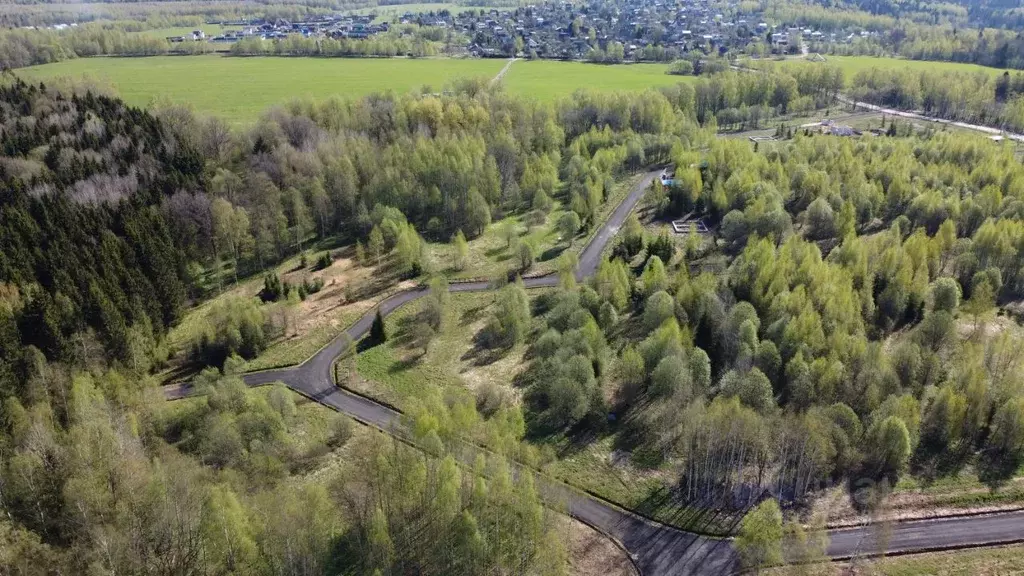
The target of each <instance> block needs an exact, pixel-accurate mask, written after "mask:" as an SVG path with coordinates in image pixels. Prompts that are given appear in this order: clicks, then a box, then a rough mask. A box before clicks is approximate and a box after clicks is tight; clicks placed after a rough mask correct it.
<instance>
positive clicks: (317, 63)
mask: <svg viewBox="0 0 1024 576" xmlns="http://www.w3.org/2000/svg"><path fill="white" fill-rule="evenodd" d="M504 65H505V61H504V60H455V59H418V60H413V59H405V58H280V57H258V58H238V57H228V56H219V55H204V56H153V57H149V58H80V59H77V60H66V61H64V62H56V63H53V64H45V65H42V66H33V67H30V68H22V69H20V70H18V75H19V76H21V77H23V78H26V79H29V80H46V79H48V78H54V77H65V76H70V77H72V78H80V77H83V76H85V77H88V78H91V79H93V80H96V81H98V82H99V83H101V84H109V85H111V86H112V87H113V88H114V89H115V90H116V91H117V93H118V94H119V95H120V96H121V97H122V98H123V99H124V100H125V101H126V102H128V103H129V104H133V105H135V106H147V105H148V104H149V103H150V102H151V101H153V99H154V98H157V97H166V98H168V99H170V100H171V101H174V102H184V103H189V104H191V105H192V106H194V107H195V109H196V111H199V112H204V113H207V114H213V115H217V116H220V117H222V118H224V119H225V120H227V121H229V122H232V123H234V124H241V123H245V122H250V121H253V120H255V119H257V118H258V117H259V116H260V115H261V114H263V113H264V112H265V111H266V110H267V108H269V107H271V106H273V105H275V104H281V103H283V102H287V101H289V100H291V99H294V98H305V97H312V98H316V99H323V98H327V97H330V96H335V95H340V96H362V95H365V94H369V93H371V92H382V91H385V90H394V91H396V92H408V91H410V90H414V89H417V88H420V87H422V86H429V87H430V90H431V91H436V90H440V89H441V88H442V86H443V85H444V84H445V83H446V82H448V81H450V80H452V79H454V78H460V77H475V76H484V77H487V78H493V77H494V75H495V74H497V73H498V71H499V70H501V67H502V66H504Z"/></svg>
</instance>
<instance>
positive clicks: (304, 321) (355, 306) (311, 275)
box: [281, 258, 414, 338]
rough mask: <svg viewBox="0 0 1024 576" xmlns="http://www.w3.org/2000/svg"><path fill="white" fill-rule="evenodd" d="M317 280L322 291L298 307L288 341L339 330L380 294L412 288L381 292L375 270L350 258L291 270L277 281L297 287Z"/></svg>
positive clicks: (405, 285)
mask: <svg viewBox="0 0 1024 576" xmlns="http://www.w3.org/2000/svg"><path fill="white" fill-rule="evenodd" d="M317 278H320V279H322V280H323V282H324V285H323V288H321V289H320V291H319V292H317V293H315V294H310V295H309V296H308V297H307V298H306V300H305V301H303V302H302V303H301V304H300V305H299V307H298V310H297V311H296V312H295V314H294V317H293V318H292V319H291V322H290V326H289V327H288V328H289V330H288V337H289V338H301V337H303V336H305V335H307V334H309V333H310V332H313V331H315V330H317V329H322V328H329V329H331V330H332V331H340V330H341V329H343V328H345V326H346V325H347V324H349V323H351V322H352V321H354V320H355V319H356V318H358V317H359V316H361V315H362V314H363V313H365V312H366V311H367V310H369V309H370V308H372V307H373V306H375V305H376V304H377V302H379V301H380V299H381V296H383V295H384V294H391V293H393V292H394V291H396V290H403V289H405V288H409V287H411V286H413V285H414V283H413V282H411V281H406V282H401V283H399V284H397V285H395V286H394V288H393V289H389V290H386V291H385V290H384V289H383V286H382V285H381V282H380V280H381V274H380V273H379V269H378V267H376V266H360V265H359V264H358V263H356V262H355V260H354V259H352V258H338V259H336V260H334V262H332V263H331V265H330V266H328V267H327V268H325V269H323V270H318V271H312V270H310V269H309V268H304V269H301V270H292V271H290V272H288V273H286V274H284V275H283V276H282V278H281V279H282V281H286V282H289V283H291V284H293V285H297V284H301V283H302V282H303V281H304V280H310V281H312V280H314V279H317Z"/></svg>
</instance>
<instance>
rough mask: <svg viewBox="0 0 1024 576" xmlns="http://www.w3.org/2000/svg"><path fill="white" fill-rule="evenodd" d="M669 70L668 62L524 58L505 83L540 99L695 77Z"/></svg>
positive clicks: (512, 89) (644, 86) (511, 89)
mask: <svg viewBox="0 0 1024 576" xmlns="http://www.w3.org/2000/svg"><path fill="white" fill-rule="evenodd" d="M666 70H668V65H666V64H617V65H605V64H586V63H583V62H555V61H551V60H535V61H526V60H520V61H518V62H516V63H515V64H514V65H513V66H512V68H511V69H509V71H508V74H506V75H505V78H504V79H503V80H502V82H503V83H504V85H505V89H506V90H508V91H509V92H512V93H515V94H525V95H530V96H534V97H536V98H538V99H540V100H554V99H555V98H558V97H560V96H567V95H570V94H572V93H573V92H575V91H576V90H578V89H580V88H587V89H589V90H595V91H598V92H619V91H624V90H645V89H647V88H655V87H658V86H670V85H672V84H678V83H680V82H692V81H693V79H694V77H693V76H673V75H670V74H666V73H665V72H666Z"/></svg>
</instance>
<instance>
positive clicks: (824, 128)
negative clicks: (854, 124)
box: [820, 120, 861, 137]
mask: <svg viewBox="0 0 1024 576" xmlns="http://www.w3.org/2000/svg"><path fill="white" fill-rule="evenodd" d="M820 130H821V133H822V134H828V135H830V136H845V137H849V136H860V134H861V132H860V130H854V129H853V128H851V127H850V126H845V125H842V124H836V123H835V122H833V121H832V120H822V121H821V128H820Z"/></svg>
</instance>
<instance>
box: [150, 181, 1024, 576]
mask: <svg viewBox="0 0 1024 576" xmlns="http://www.w3.org/2000/svg"><path fill="white" fill-rule="evenodd" d="M657 174H658V172H656V171H655V172H649V173H647V174H645V175H644V177H643V178H642V179H641V180H640V181H639V182H637V183H636V184H635V185H634V186H633V188H632V189H631V190H630V191H629V194H628V195H627V196H626V198H625V199H624V200H623V201H622V203H620V204H619V205H618V206H617V207H616V208H615V210H614V211H613V212H612V214H611V216H609V218H608V220H607V221H606V222H605V223H604V225H602V226H601V228H600V229H599V230H598V231H597V233H596V234H594V236H593V238H591V240H590V242H589V243H588V244H587V245H586V246H585V247H584V249H583V251H582V252H581V253H580V256H579V262H578V266H577V269H576V278H577V280H584V279H586V278H588V277H590V276H591V275H593V274H594V272H595V271H596V270H597V267H598V265H599V264H600V262H601V254H602V252H603V251H604V248H605V247H606V246H607V245H608V242H609V241H610V240H611V239H612V238H613V237H614V236H615V235H616V234H617V233H618V231H619V228H620V227H621V226H622V224H623V222H625V220H626V217H627V216H628V215H629V213H630V212H631V211H632V210H633V208H635V207H636V205H637V203H638V202H639V201H640V198H641V197H642V196H643V194H644V191H645V190H646V188H647V187H648V186H649V185H650V184H651V181H652V180H653V179H654V178H655V177H656V176H657ZM557 283H558V278H557V276H555V275H553V274H551V275H547V276H541V277H534V278H526V279H524V284H525V285H526V287H527V288H540V287H548V286H555V285H557ZM491 289H492V286H491V284H490V283H489V282H486V281H472V282H457V283H452V284H451V285H450V286H449V290H450V291H451V292H481V291H486V290H491ZM426 292H427V288H425V287H418V288H413V289H409V290H405V291H403V292H399V293H397V294H394V295H392V296H390V297H389V298H387V299H385V300H384V301H382V302H381V303H380V304H379V306H378V308H379V309H380V312H381V314H382V315H385V316H386V315H388V314H390V313H391V312H393V311H394V310H395V309H397V308H398V307H400V306H402V305H404V304H406V303H408V302H411V301H413V300H416V299H417V298H420V297H422V296H423V295H424V294H426ZM374 314H375V312H374V311H370V312H367V313H366V314H365V315H364V316H363V317H362V318H360V319H359V320H358V321H356V323H355V324H353V325H352V326H350V327H349V328H348V329H347V330H346V331H345V332H346V333H347V334H348V335H349V337H351V338H352V340H353V341H358V340H359V339H360V338H361V337H362V336H364V335H365V334H366V333H367V332H369V330H370V325H371V324H372V323H373V318H374ZM343 344H344V343H343V342H342V338H341V336H340V335H339V337H338V338H336V339H335V340H333V341H332V342H331V343H330V344H328V345H327V346H325V347H324V348H322V349H321V350H320V351H319V352H317V353H316V354H314V355H313V356H312V357H311V358H309V359H308V360H306V361H305V362H303V363H302V364H299V365H297V366H293V367H289V368H280V369H275V370H265V371H261V372H251V373H248V374H244V375H243V376H242V379H243V380H244V381H245V383H246V384H248V385H250V386H259V385H263V384H269V383H272V382H282V383H284V384H285V385H286V386H288V387H289V388H291V389H292V390H295V391H296V392H298V393H300V394H303V395H304V396H307V397H309V398H310V399H312V400H314V401H316V402H319V403H321V404H323V405H325V406H329V407H331V408H333V409H335V410H337V411H339V412H342V413H344V414H347V415H349V416H351V417H353V418H355V419H357V420H359V421H361V422H363V423H365V424H368V425H372V426H375V427H377V428H380V429H381V430H384V431H387V432H389V433H391V434H394V435H396V436H402V433H401V432H402V429H403V427H402V423H401V414H400V413H398V412H396V411H394V410H392V409H391V408H389V407H387V406H384V405H382V404H379V403H377V402H374V401H373V400H370V399H368V398H365V397H362V396H358V395H356V394H353V393H351V392H348V391H346V390H343V389H341V388H338V387H337V386H335V385H334V383H333V378H332V374H331V366H332V364H333V362H334V359H335V358H337V357H338V356H339V355H340V354H341V352H342V346H343ZM190 392H191V388H190V387H189V385H187V384H179V385H173V386H167V387H165V388H164V393H165V395H166V397H167V398H168V399H169V400H175V399H180V398H184V397H185V396H188V395H189V393H190ZM536 486H537V488H538V490H539V491H540V492H541V493H542V494H544V495H545V497H547V498H550V499H551V500H552V501H554V502H556V503H558V504H560V505H562V506H564V507H565V509H566V511H567V512H568V513H569V514H570V515H571V516H573V517H574V518H577V519H578V520H581V521H583V522H585V523H587V524H589V525H591V526H593V527H594V528H597V529H598V530H600V531H602V532H604V533H605V534H607V535H609V536H611V537H613V538H615V539H616V540H617V541H618V542H619V543H621V544H622V545H623V546H624V547H625V548H626V550H628V551H629V553H630V555H631V557H632V559H633V561H634V563H635V564H636V566H637V568H639V569H640V571H641V573H642V574H643V575H644V576H689V575H699V574H708V575H711V574H731V573H734V572H736V571H737V567H738V564H737V559H736V555H735V553H734V551H733V550H732V547H731V546H730V543H729V540H725V539H717V538H710V537H705V536H700V535H697V534H693V533H690V532H684V531H682V530H678V529H676V528H672V527H670V526H666V525H664V524H660V523H658V522H654V521H652V520H649V519H646V518H644V517H642V516H640V515H637V514H634V513H632V512H629V511H627V510H624V509H622V508H619V507H618V506H615V505H614V504H611V503H609V502H607V501H605V500H602V499H600V498H597V497H593V496H589V495H587V494H585V493H583V492H581V491H578V490H576V489H573V488H571V487H569V486H568V485H566V484H564V483H561V482H559V481H557V480H554V479H551V478H547V477H543V476H538V477H537V478H536ZM829 536H830V538H831V543H830V545H829V548H828V555H829V556H830V557H832V558H835V559H845V558H851V557H855V556H860V555H870V554H875V553H878V552H879V551H881V550H885V551H890V552H912V551H919V550H930V549H940V548H957V547H967V546H977V545H981V544H993V543H1002V542H1013V541H1019V540H1022V539H1024V511H1021V512H1016V513H1009V514H994V515H990V516H975V517H969V518H951V519H944V520H934V521H916V522H901V523H896V524H894V525H890V526H887V527H884V529H878V527H873V526H864V527H855V528H847V529H841V530H833V531H830V532H829Z"/></svg>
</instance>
